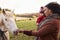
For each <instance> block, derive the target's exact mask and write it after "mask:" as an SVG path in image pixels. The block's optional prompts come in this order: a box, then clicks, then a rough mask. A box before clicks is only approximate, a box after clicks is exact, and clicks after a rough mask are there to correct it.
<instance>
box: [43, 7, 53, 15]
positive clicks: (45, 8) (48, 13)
mask: <svg viewBox="0 0 60 40" xmlns="http://www.w3.org/2000/svg"><path fill="white" fill-rule="evenodd" d="M44 14H45V15H46V16H49V15H51V14H52V11H51V10H50V9H48V8H47V7H44Z"/></svg>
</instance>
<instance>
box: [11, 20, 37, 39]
mask: <svg viewBox="0 0 60 40" xmlns="http://www.w3.org/2000/svg"><path fill="white" fill-rule="evenodd" d="M16 24H17V26H18V28H20V29H26V30H36V22H35V20H25V21H22V20H20V21H16ZM10 40H35V37H34V36H27V35H24V34H22V33H19V34H18V35H17V36H13V35H10Z"/></svg>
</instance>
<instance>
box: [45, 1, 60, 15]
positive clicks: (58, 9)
mask: <svg viewBox="0 0 60 40" xmlns="http://www.w3.org/2000/svg"><path fill="white" fill-rule="evenodd" d="M45 7H47V8H49V9H50V10H51V11H52V12H53V13H58V14H60V4H58V3H57V2H51V3H49V4H47V5H46V6H45Z"/></svg>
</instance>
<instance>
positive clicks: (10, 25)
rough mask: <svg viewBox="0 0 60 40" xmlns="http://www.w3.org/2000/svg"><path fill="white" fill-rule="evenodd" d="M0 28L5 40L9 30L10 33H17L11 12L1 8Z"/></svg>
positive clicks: (7, 37)
mask: <svg viewBox="0 0 60 40" xmlns="http://www.w3.org/2000/svg"><path fill="white" fill-rule="evenodd" d="M0 30H2V31H3V32H2V33H4V34H5V37H6V40H9V31H10V32H11V33H12V34H16V33H17V30H18V28H17V25H16V23H15V19H14V16H13V13H12V12H9V11H4V10H3V11H2V13H0ZM0 33H1V32H0ZM0 36H1V34H0ZM0 38H1V37H0ZM0 40H5V39H0Z"/></svg>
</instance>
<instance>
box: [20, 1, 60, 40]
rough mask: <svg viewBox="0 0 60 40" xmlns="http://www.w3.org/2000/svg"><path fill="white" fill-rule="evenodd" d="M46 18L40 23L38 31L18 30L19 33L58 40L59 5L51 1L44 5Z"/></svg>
mask: <svg viewBox="0 0 60 40" xmlns="http://www.w3.org/2000/svg"><path fill="white" fill-rule="evenodd" d="M44 13H45V15H46V18H45V19H44V20H43V21H42V22H41V23H40V28H39V30H38V31H28V30H20V33H21V32H22V33H23V34H26V35H29V36H36V37H38V40H58V32H59V27H60V26H59V21H60V5H59V4H58V3H56V2H51V3H49V4H47V5H46V6H45V7H44Z"/></svg>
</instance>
